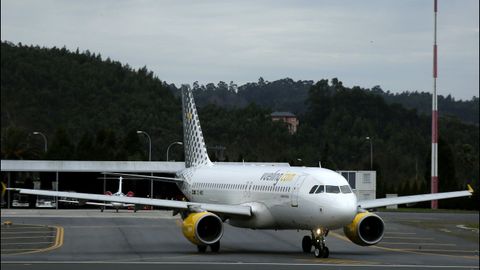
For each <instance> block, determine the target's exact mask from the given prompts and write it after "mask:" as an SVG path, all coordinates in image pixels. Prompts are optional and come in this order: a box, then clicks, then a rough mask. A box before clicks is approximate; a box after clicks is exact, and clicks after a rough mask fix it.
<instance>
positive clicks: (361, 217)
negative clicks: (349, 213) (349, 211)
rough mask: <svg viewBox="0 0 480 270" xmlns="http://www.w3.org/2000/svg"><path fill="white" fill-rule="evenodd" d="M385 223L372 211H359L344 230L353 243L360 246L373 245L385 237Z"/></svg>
mask: <svg viewBox="0 0 480 270" xmlns="http://www.w3.org/2000/svg"><path fill="white" fill-rule="evenodd" d="M384 229H385V224H384V223H383V220H382V219H381V218H380V217H379V216H377V215H375V214H372V213H369V212H365V213H358V214H357V215H356V216H355V218H354V219H353V221H352V223H350V224H348V225H347V226H345V227H343V232H344V233H345V235H346V236H347V237H348V239H350V241H352V242H353V243H355V244H357V245H360V246H371V245H375V244H377V243H378V242H380V241H381V240H382V238H383V233H384Z"/></svg>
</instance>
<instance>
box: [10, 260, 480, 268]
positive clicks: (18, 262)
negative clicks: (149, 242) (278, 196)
mask: <svg viewBox="0 0 480 270" xmlns="http://www.w3.org/2000/svg"><path fill="white" fill-rule="evenodd" d="M2 264H29V265H30V264H46V265H48V264H52V265H53V264H67V265H75V264H84V265H88V264H104V265H122V266H123V265H225V266H231V265H259V266H267V265H271V266H333V267H357V268H358V267H370V268H374V267H380V268H385V267H388V268H410V269H418V268H440V269H449V268H452V269H478V268H479V266H478V265H467V266H466V265H417V264H383V265H382V264H333V263H321V259H319V261H318V263H273V262H265V263H252V262H173V261H172V262H129V261H127V262H108V261H2Z"/></svg>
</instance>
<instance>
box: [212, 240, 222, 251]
mask: <svg viewBox="0 0 480 270" xmlns="http://www.w3.org/2000/svg"><path fill="white" fill-rule="evenodd" d="M210 249H211V250H212V252H218V251H219V250H220V241H217V242H215V243H213V244H211V245H210Z"/></svg>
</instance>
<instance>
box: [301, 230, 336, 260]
mask: <svg viewBox="0 0 480 270" xmlns="http://www.w3.org/2000/svg"><path fill="white" fill-rule="evenodd" d="M327 235H328V230H327V229H316V230H312V236H311V237H310V236H308V235H305V236H304V237H303V239H302V250H303V252H305V253H310V252H312V247H313V254H314V255H315V257H317V258H328V256H329V255H330V250H329V249H328V247H327V246H326V245H325V237H326V236H327Z"/></svg>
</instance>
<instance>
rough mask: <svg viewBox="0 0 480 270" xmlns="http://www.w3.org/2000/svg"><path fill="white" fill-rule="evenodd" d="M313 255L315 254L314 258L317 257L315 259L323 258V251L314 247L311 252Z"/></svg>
mask: <svg viewBox="0 0 480 270" xmlns="http://www.w3.org/2000/svg"><path fill="white" fill-rule="evenodd" d="M313 254H315V257H317V258H323V250H321V249H320V248H318V247H315V250H314V251H313Z"/></svg>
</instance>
